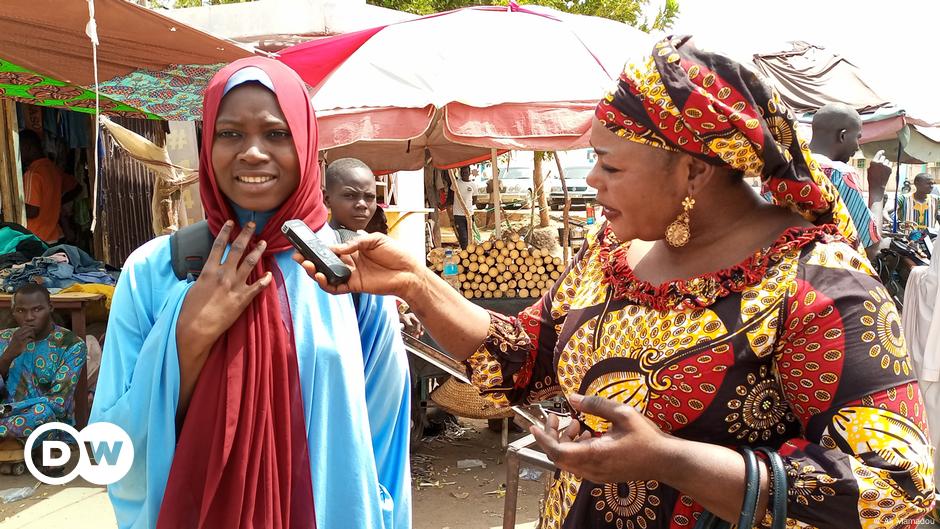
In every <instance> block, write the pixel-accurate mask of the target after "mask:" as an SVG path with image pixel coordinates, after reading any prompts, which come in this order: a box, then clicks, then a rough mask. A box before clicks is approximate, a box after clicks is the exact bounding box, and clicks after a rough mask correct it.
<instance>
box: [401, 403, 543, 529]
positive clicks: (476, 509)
mask: <svg viewBox="0 0 940 529" xmlns="http://www.w3.org/2000/svg"><path fill="white" fill-rule="evenodd" d="M460 425H461V426H462V427H464V428H466V430H465V431H464V433H463V435H462V436H461V437H457V438H453V437H450V438H448V437H440V438H438V439H436V440H434V441H431V442H422V443H420V444H419V445H418V446H416V447H415V449H414V450H413V452H412V453H413V461H412V468H413V469H414V470H415V472H413V473H412V475H413V476H414V477H415V482H414V529H481V528H485V529H488V528H498V527H502V523H503V500H504V497H503V496H504V494H505V485H506V464H505V459H506V458H505V454H506V451H505V450H504V449H502V448H501V447H500V434H499V433H496V432H491V431H490V430H489V429H488V428H487V426H486V421H477V420H469V419H460ZM523 435H524V434H523V433H515V434H510V437H509V440H510V442H512V441H514V440H516V439H518V438H519V437H522V436H523ZM462 459H480V460H482V461H483V463H485V464H486V468H485V469H484V468H473V469H466V470H461V469H458V468H457V461H458V460H462ZM428 467H429V470H430V472H429V473H428V474H427V475H426V476H422V475H421V474H422V472H421V471H422V470H424V469H426V468H428ZM523 469H525V467H523ZM550 478H551V476H550V475H549V474H548V473H547V472H543V473H542V476H541V481H530V480H525V479H520V480H519V499H518V502H517V509H516V527H519V528H523V527H525V528H529V527H535V523H536V522H537V521H538V512H539V501H540V500H541V499H542V497H543V494H544V492H545V484H546V483H547V482H548V480H549V479H550Z"/></svg>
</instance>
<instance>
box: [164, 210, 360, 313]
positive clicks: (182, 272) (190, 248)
mask: <svg viewBox="0 0 940 529" xmlns="http://www.w3.org/2000/svg"><path fill="white" fill-rule="evenodd" d="M336 234H337V237H338V238H339V241H340V243H345V242H348V241H350V240H352V239H355V238H356V237H358V236H359V234H358V233H356V232H354V231H352V230H347V229H344V228H340V229H338V230H336ZM214 242H215V237H213V236H212V233H211V232H210V231H209V223H208V222H206V221H204V220H203V221H200V222H197V223H195V224H190V225H189V226H185V227H183V228H180V229H179V230H177V231H176V232H175V233H173V235H170V260H171V261H172V263H173V273H175V274H176V277H177V279H179V280H180V281H183V280H184V279H187V278H188V277H189V276H190V275H192V277H193V278H197V277H199V274H200V273H201V272H202V269H203V267H205V266H206V261H207V260H208V259H209V252H211V251H212V243H214ZM361 297H362V294H361V293H359V292H354V293H353V294H352V299H353V306H354V307H355V308H356V314H359V304H360V298H361Z"/></svg>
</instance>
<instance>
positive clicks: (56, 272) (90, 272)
mask: <svg viewBox="0 0 940 529" xmlns="http://www.w3.org/2000/svg"><path fill="white" fill-rule="evenodd" d="M115 282H116V273H115V272H114V271H111V270H109V269H108V268H107V267H106V266H105V264H104V263H102V262H100V261H96V260H95V259H94V258H93V257H92V256H90V255H88V254H87V253H86V252H85V251H84V250H82V249H80V248H78V247H75V246H71V245H68V244H60V245H58V246H53V247H52V248H49V249H48V250H46V251H45V252H43V254H42V255H41V256H39V257H33V258H32V259H30V260H29V261H28V262H25V263H20V264H14V265H12V266H10V267H8V268H6V269H3V270H0V285H2V287H3V290H4V291H6V292H14V291H15V290H16V289H17V288H19V287H21V286H22V285H24V284H26V283H39V284H41V285H44V286H45V287H46V288H48V289H49V292H51V293H53V294H54V293H56V292H58V291H59V290H61V289H63V288H67V287H69V286H72V285H75V284H88V283H95V284H102V285H114V284H115Z"/></svg>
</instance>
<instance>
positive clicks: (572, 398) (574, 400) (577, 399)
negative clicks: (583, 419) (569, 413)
mask: <svg viewBox="0 0 940 529" xmlns="http://www.w3.org/2000/svg"><path fill="white" fill-rule="evenodd" d="M582 400H584V395H579V394H578V393H572V394H571V395H568V402H570V403H571V404H574V405H575V406H577V405H578V404H581V401H582Z"/></svg>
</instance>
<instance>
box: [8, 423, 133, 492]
mask: <svg viewBox="0 0 940 529" xmlns="http://www.w3.org/2000/svg"><path fill="white" fill-rule="evenodd" d="M51 430H60V431H62V432H65V433H66V434H68V435H71V436H72V438H73V439H75V440H76V441H77V442H78V452H79V454H78V455H79V461H78V464H77V465H76V466H75V468H74V469H72V471H71V472H69V473H68V474H66V475H64V476H61V477H51V476H47V475H45V474H43V473H42V472H41V471H40V470H39V469H38V468H37V467H36V463H35V462H34V461H33V448H34V447H33V445H35V444H36V440H37V439H38V438H39V436H40V435H42V434H44V433H46V432H49V431H51ZM40 453H41V454H42V461H41V463H42V465H43V466H47V467H48V466H61V465H64V464H66V463H67V462H68V461H69V459H70V458H71V456H72V448H71V447H70V446H69V445H68V444H67V443H65V442H64V441H59V440H45V441H42V443H41V446H40ZM23 457H24V458H25V459H26V468H28V469H29V472H30V474H32V475H33V477H35V478H36V479H38V480H39V481H41V482H43V483H46V484H47V485H62V484H65V483H68V482H69V481H72V480H73V479H75V476H78V475H80V476H81V477H83V478H84V479H85V480H86V481H88V482H90V483H95V484H97V485H110V484H111V483H114V482H115V481H117V480H119V479H121V478H123V477H124V476H125V475H126V474H127V473H128V471H130V469H131V465H132V464H133V463H134V446H133V444H132V443H131V438H130V436H128V435H127V432H125V431H124V429H123V428H121V427H120V426H118V425H116V424H111V423H109V422H96V423H92V424H89V425H88V426H86V427H85V428H84V429H82V431H81V432H79V431H78V430H76V429H75V428H73V427H71V426H69V425H68V424H65V423H61V422H50V423H46V424H43V425H42V426H40V427H39V428H36V429H35V430H34V431H33V433H32V434H30V436H29V438H28V439H27V440H26V447H25V448H24V449H23Z"/></svg>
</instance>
